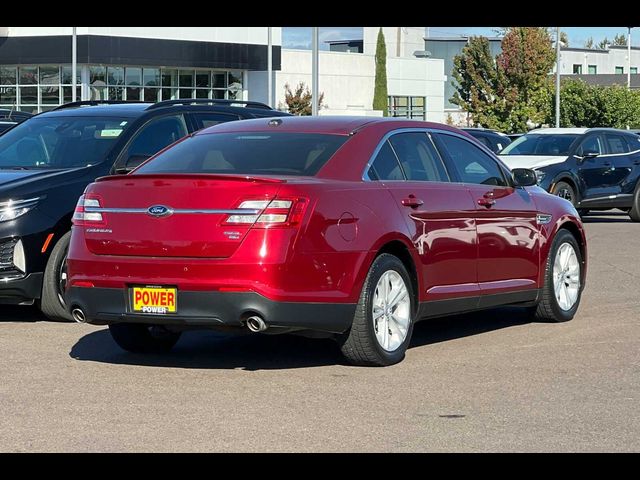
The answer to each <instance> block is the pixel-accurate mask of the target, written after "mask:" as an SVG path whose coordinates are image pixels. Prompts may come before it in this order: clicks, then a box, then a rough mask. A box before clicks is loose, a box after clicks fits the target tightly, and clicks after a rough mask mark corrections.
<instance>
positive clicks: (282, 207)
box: [224, 198, 308, 228]
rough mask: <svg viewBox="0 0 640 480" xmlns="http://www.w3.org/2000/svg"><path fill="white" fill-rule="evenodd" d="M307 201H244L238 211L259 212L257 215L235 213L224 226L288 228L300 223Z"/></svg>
mask: <svg viewBox="0 0 640 480" xmlns="http://www.w3.org/2000/svg"><path fill="white" fill-rule="evenodd" d="M307 202H308V200H307V199H306V198H276V199H274V200H271V201H269V200H244V201H243V202H240V204H239V205H238V207H237V208H238V210H241V209H249V210H261V211H260V212H258V213H246V214H245V213H235V214H233V215H229V216H228V217H227V219H226V220H225V221H224V223H225V224H226V225H253V226H254V227H262V228H269V227H275V226H278V227H288V226H292V225H297V224H298V223H300V222H301V221H302V217H304V212H305V209H306V206H307Z"/></svg>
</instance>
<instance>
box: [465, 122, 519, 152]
mask: <svg viewBox="0 0 640 480" xmlns="http://www.w3.org/2000/svg"><path fill="white" fill-rule="evenodd" d="M462 130H464V131H465V132H467V133H468V134H469V135H471V136H472V137H474V138H475V139H476V140H478V141H479V142H480V143H482V144H484V145H485V146H487V147H488V148H489V149H490V150H491V151H492V152H494V153H498V152H499V151H500V150H502V149H503V148H504V147H506V146H507V145H509V144H510V143H511V140H510V139H509V137H507V136H506V135H505V134H504V133H500V132H496V131H495V130H489V129H486V128H463V129H462Z"/></svg>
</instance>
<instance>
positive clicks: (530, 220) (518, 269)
mask: <svg viewBox="0 0 640 480" xmlns="http://www.w3.org/2000/svg"><path fill="white" fill-rule="evenodd" d="M434 137H436V138H437V142H438V146H439V147H441V151H444V153H445V154H446V158H447V161H448V163H449V164H450V167H451V168H450V170H453V172H454V174H455V176H456V180H457V181H459V182H461V183H463V184H464V185H465V186H466V188H467V189H468V191H469V193H470V194H471V197H472V199H473V202H474V204H475V206H474V207H475V212H474V218H475V222H476V229H477V235H478V285H479V287H480V290H481V292H482V294H483V295H491V294H499V293H509V292H519V291H523V290H534V289H535V288H536V287H537V281H538V273H539V258H538V257H539V244H538V238H539V236H538V227H537V223H536V215H537V209H536V206H535V204H534V202H533V199H532V198H531V197H530V196H529V194H528V192H527V191H526V189H524V188H522V187H513V186H512V185H511V181H509V179H508V178H507V176H506V172H505V171H504V170H503V169H502V168H501V167H500V166H499V165H498V162H497V161H496V160H495V159H494V158H493V157H492V156H491V155H489V154H488V153H486V152H485V151H484V150H482V149H481V148H480V147H478V146H476V145H475V144H474V143H472V142H471V141H470V140H467V139H466V138H463V137H462V136H459V135H456V134H448V133H438V134H435V135H434Z"/></svg>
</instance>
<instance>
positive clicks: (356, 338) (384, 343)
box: [340, 253, 416, 366]
mask: <svg viewBox="0 0 640 480" xmlns="http://www.w3.org/2000/svg"><path fill="white" fill-rule="evenodd" d="M415 302H416V299H415V296H414V294H413V289H412V287H411V280H410V278H409V274H408V273H407V270H406V268H405V267H404V265H403V264H402V262H401V261H400V260H399V259H398V258H397V257H395V256H393V255H390V254H386V253H384V254H382V255H380V256H379V257H377V258H376V259H375V261H374V262H373V265H372V266H371V269H370V270H369V273H368V275H367V278H366V280H365V282H364V286H363V287H362V292H361V294H360V300H359V302H358V305H357V307H356V313H355V315H354V318H353V323H352V325H351V329H350V330H349V332H347V333H345V334H344V335H343V336H342V338H341V339H340V343H341V350H342V353H343V355H344V356H345V357H346V359H347V360H348V361H349V362H350V363H352V364H354V365H364V366H386V365H392V364H394V363H398V362H399V361H401V360H402V359H403V358H404V354H405V352H406V350H407V347H408V345H409V342H410V341H411V333H412V332H413V316H414V312H415V311H416V304H415Z"/></svg>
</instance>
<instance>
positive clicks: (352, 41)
mask: <svg viewBox="0 0 640 480" xmlns="http://www.w3.org/2000/svg"><path fill="white" fill-rule="evenodd" d="M363 42H364V40H363V39H362V38H356V39H355V40H326V41H325V42H324V43H328V44H330V45H339V44H342V43H363Z"/></svg>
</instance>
